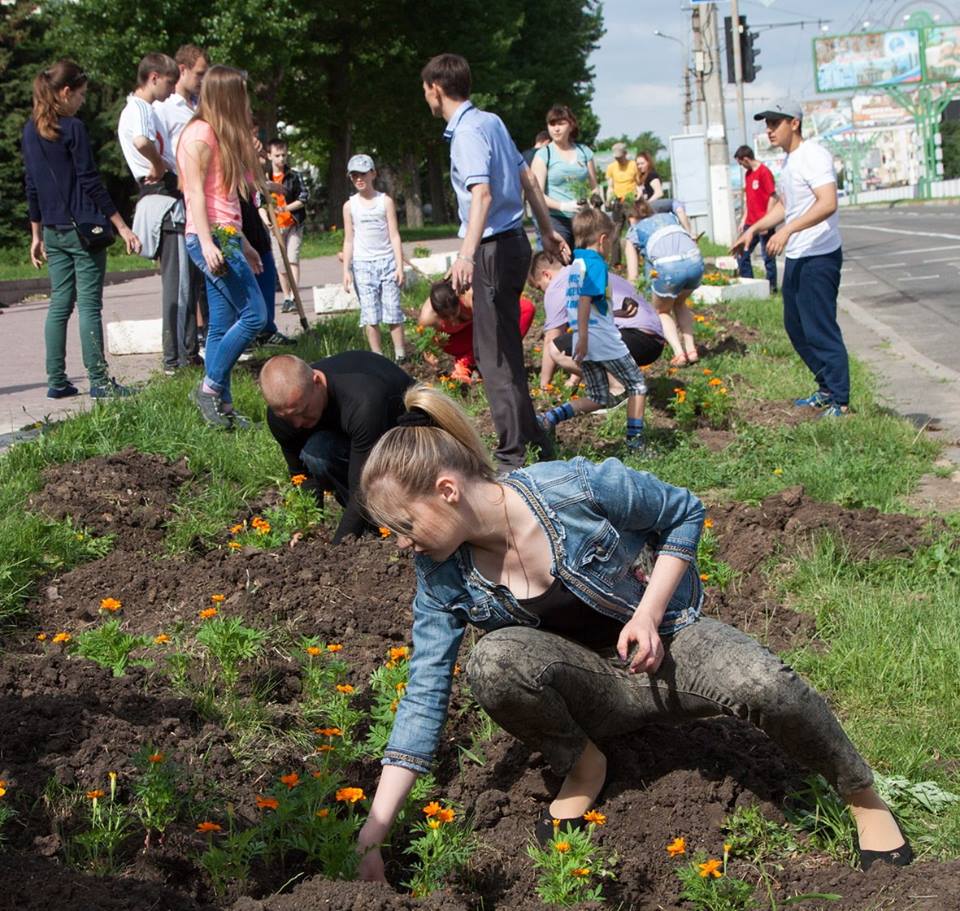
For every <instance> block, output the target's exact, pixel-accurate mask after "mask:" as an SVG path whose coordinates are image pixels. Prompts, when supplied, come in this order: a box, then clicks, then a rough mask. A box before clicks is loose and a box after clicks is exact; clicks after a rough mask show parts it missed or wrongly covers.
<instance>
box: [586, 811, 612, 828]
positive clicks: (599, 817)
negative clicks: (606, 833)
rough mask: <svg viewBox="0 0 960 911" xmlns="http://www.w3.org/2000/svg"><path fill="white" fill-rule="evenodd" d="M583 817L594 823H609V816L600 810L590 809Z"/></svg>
mask: <svg viewBox="0 0 960 911" xmlns="http://www.w3.org/2000/svg"><path fill="white" fill-rule="evenodd" d="M583 818H584V819H585V820H586V821H587V822H592V823H594V825H598V826H605V825H606V824H607V817H606V816H604V815H603V813H601V812H600V811H599V810H588V811H587V812H586V813H584V814H583Z"/></svg>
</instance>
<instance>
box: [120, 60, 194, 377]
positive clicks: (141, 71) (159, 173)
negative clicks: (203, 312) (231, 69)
mask: <svg viewBox="0 0 960 911" xmlns="http://www.w3.org/2000/svg"><path fill="white" fill-rule="evenodd" d="M179 78H180V68H179V67H178V66H177V64H176V62H175V61H174V60H173V58H172V57H168V56H167V55H166V54H161V53H156V52H155V53H150V54H147V55H146V56H145V57H144V58H143V59H142V60H141V61H140V65H139V66H138V67H137V87H136V88H135V89H134V90H133V92H131V93H130V95H128V96H127V104H126V107H124V109H123V111H122V112H121V114H120V121H119V123H118V124H117V136H118V138H119V140H120V148H121V149H122V150H123V157H124V158H125V159H126V161H127V165H128V167H129V168H130V172H131V173H132V174H133V176H134V178H135V179H136V181H137V184H138V187H139V191H140V199H139V201H138V203H137V213H136V215H135V217H134V224H135V225H136V226H137V230H138V235H139V236H140V238H141V240H142V241H143V242H144V246H145V248H146V249H147V250H156V254H155V256H156V257H158V258H159V259H160V282H161V286H162V290H161V296H162V302H161V310H160V314H161V317H162V327H163V328H162V335H163V370H164V373H166V374H168V375H171V374H173V373H174V372H175V371H176V370H177V368H178V367H184V366H187V365H189V364H191V363H195V362H196V358H197V353H198V347H197V316H196V293H191V284H193V285H194V286H195V287H196V285H197V283H196V280H194V281H193V282H191V277H190V269H189V266H188V264H189V258H188V257H187V256H186V248H185V247H183V220H184V219H183V202H182V200H183V196H182V194H181V193H180V190H179V188H178V186H177V173H176V169H177V159H176V150H175V148H174V145H173V143H172V142H171V140H170V136H169V134H168V133H167V130H166V128H165V127H164V124H163V122H162V121H161V119H160V118H159V117H158V116H157V112H156V110H155V108H154V105H155V104H156V103H157V102H162V101H165V100H166V99H167V98H168V97H169V96H170V94H171V93H172V92H173V89H174V86H175V85H176V83H177V82H178V80H179ZM148 240H149V241H150V242H148ZM145 255H154V254H152V253H149V254H145Z"/></svg>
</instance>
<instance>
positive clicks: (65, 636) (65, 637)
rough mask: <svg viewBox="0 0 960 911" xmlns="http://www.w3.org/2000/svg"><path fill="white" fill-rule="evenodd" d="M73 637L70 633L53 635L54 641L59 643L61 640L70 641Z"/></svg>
mask: <svg viewBox="0 0 960 911" xmlns="http://www.w3.org/2000/svg"><path fill="white" fill-rule="evenodd" d="M72 638H73V636H71V635H70V633H57V635H56V636H54V637H53V641H54V642H55V643H57V644H59V643H61V642H69V641H70V640H71V639H72Z"/></svg>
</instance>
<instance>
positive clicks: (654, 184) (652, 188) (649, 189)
mask: <svg viewBox="0 0 960 911" xmlns="http://www.w3.org/2000/svg"><path fill="white" fill-rule="evenodd" d="M637 186H638V187H639V191H640V192H639V194H638V196H639V198H640V199H645V200H646V201H647V202H653V201H654V200H655V199H661V198H662V197H663V181H662V180H661V179H660V175H659V174H658V173H657V166H656V163H655V162H654V160H653V156H652V155H651V154H650V153H649V152H642V151H641V152H637Z"/></svg>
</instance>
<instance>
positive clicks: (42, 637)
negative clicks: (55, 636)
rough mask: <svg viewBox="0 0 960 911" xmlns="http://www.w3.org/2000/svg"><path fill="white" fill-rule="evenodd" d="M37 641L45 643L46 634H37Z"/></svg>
mask: <svg viewBox="0 0 960 911" xmlns="http://www.w3.org/2000/svg"><path fill="white" fill-rule="evenodd" d="M37 640H38V641H40V642H46V641H47V634H46V633H37Z"/></svg>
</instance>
